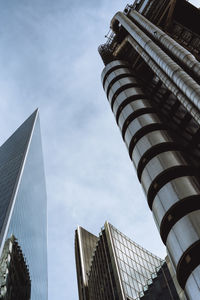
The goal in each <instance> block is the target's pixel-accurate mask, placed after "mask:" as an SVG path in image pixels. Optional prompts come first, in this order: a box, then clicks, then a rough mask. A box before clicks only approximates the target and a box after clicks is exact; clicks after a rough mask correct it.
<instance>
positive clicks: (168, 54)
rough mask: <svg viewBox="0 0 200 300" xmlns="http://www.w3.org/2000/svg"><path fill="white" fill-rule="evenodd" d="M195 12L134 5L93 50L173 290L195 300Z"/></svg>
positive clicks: (199, 99) (198, 38)
mask: <svg viewBox="0 0 200 300" xmlns="http://www.w3.org/2000/svg"><path fill="white" fill-rule="evenodd" d="M199 22H200V11H199V10H198V9H197V8H195V7H194V6H193V5H191V4H190V3H189V2H188V1H186V0H165V1H163V0H141V1H140V0H138V1H135V2H134V4H133V5H127V7H126V8H125V10H124V12H118V13H116V14H115V16H114V17H113V19H112V20H111V24H110V27H111V30H112V32H111V33H110V35H109V38H108V41H107V42H106V43H105V44H104V45H101V46H100V47H99V53H100V55H101V57H102V59H103V61H104V64H105V68H104V70H103V72H102V84H103V87H104V90H105V92H106V95H107V98H108V100H109V103H110V105H111V109H112V111H113V113H114V115H115V118H116V122H117V124H118V126H119V128H120V130H121V132H122V138H123V140H124V142H125V144H126V146H127V148H128V152H129V156H130V158H131V160H132V161H133V164H134V166H135V168H136V170H137V175H138V179H139V181H140V183H141V184H142V187H143V189H144V191H145V194H146V196H147V202H148V205H149V208H150V209H151V210H152V213H153V216H154V219H155V222H156V224H157V227H158V229H159V232H160V235H161V238H162V240H163V243H164V244H165V245H166V247H167V252H168V255H169V258H170V261H171V263H172V266H173V269H174V272H175V273H176V277H177V280H178V283H179V285H180V286H181V288H182V289H184V290H185V292H186V295H187V297H188V299H194V300H196V299H198V298H200V275H199V274H200V256H199V251H200V178H199V170H200V142H199V141H200V139H199V138H200V86H199V83H200V29H199V26H198V25H197V24H199Z"/></svg>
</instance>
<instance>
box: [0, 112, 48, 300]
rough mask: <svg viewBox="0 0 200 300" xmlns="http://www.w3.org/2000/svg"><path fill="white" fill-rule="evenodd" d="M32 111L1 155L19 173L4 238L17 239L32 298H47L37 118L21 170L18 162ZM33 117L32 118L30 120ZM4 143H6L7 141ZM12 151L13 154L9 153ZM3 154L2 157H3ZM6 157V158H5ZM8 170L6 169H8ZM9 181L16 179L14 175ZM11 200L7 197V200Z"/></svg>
mask: <svg viewBox="0 0 200 300" xmlns="http://www.w3.org/2000/svg"><path fill="white" fill-rule="evenodd" d="M34 117H35V116H34V114H33V115H32V116H31V117H30V118H29V119H28V120H27V121H25V123H24V124H23V125H22V126H21V127H20V128H19V130H17V131H16V132H15V133H14V135H13V136H11V138H10V139H9V140H8V144H7V145H4V146H3V149H4V152H5V151H6V149H7V151H8V152H7V153H4V154H3V155H4V156H5V157H8V155H10V159H8V163H9V164H11V169H10V174H13V172H14V167H13V166H14V162H15V161H16V170H17V172H18V174H17V176H19V172H20V173H21V175H22V176H21V180H20V182H19V184H18V190H17V193H16V200H15V205H14V209H13V212H12V215H11V219H10V224H9V228H8V232H7V238H9V237H10V236H11V235H12V234H14V236H15V237H16V238H17V241H18V244H19V245H20V247H21V249H22V252H23V255H24V257H25V260H26V264H27V266H28V268H29V273H30V278H31V300H41V299H43V300H47V215H46V214H47V208H46V189H45V179H44V169H43V158H42V148H41V137H40V127H39V119H38V118H37V120H36V123H35V128H34V131H33V135H32V139H31V142H30V147H29V149H28V150H27V156H26V160H25V165H24V169H22V170H21V162H22V160H21V161H20V164H19V165H20V166H19V165H18V159H20V155H21V156H22V157H24V154H25V152H26V151H25V150H26V147H27V141H28V139H29V137H30V133H31V129H32V125H33V119H34ZM31 118H32V119H31ZM6 143H7V142H6ZM0 152H1V150H0ZM11 154H12V155H11ZM3 155H2V156H3ZM4 159H5V158H4ZM7 173H9V171H8V172H7ZM10 178H11V181H12V180H14V181H15V184H16V182H17V177H16V176H15V178H14V179H13V175H11V177H10ZM1 179H2V177H0V181H1ZM11 200H12V199H11V198H10V200H9V201H11Z"/></svg>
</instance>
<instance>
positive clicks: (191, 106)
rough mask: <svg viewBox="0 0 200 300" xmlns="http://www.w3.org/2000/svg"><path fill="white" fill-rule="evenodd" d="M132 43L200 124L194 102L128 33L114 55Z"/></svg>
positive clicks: (199, 114) (199, 116) (199, 115)
mask: <svg viewBox="0 0 200 300" xmlns="http://www.w3.org/2000/svg"><path fill="white" fill-rule="evenodd" d="M126 43H130V44H131V45H132V46H133V47H134V49H135V50H136V51H137V52H138V54H139V55H140V56H141V57H142V58H143V59H144V61H145V62H146V63H147V64H148V66H149V67H150V68H151V69H152V71H153V72H154V73H155V74H156V75H157V76H158V77H159V79H160V80H161V81H162V82H163V83H164V85H165V86H166V87H167V88H168V89H169V90H170V91H171V92H172V93H173V94H174V95H175V96H176V97H177V98H178V100H179V101H180V103H181V104H182V105H183V106H184V107H185V108H186V110H187V111H188V112H189V113H190V114H191V116H192V117H193V118H194V119H195V121H196V122H197V123H198V124H199V125H200V112H199V110H198V109H197V108H196V107H195V106H194V104H193V103H192V102H191V101H190V100H189V99H188V98H187V97H186V96H185V95H184V94H183V93H182V92H181V91H180V89H179V88H178V87H177V86H176V85H175V84H174V82H172V80H171V79H170V78H169V76H167V75H166V73H165V72H164V71H163V70H161V68H160V67H159V66H158V65H157V64H156V63H155V61H154V60H153V59H151V58H150V56H149V55H148V54H147V53H146V51H145V50H144V49H142V47H141V46H140V45H139V44H138V43H137V42H136V41H135V40H134V39H133V38H132V37H131V36H130V35H128V36H127V37H126V38H125V39H124V41H123V42H122V44H121V45H120V46H119V47H118V49H117V50H116V51H115V53H114V55H117V54H118V53H119V51H121V49H122V48H123V47H124V46H125V45H126Z"/></svg>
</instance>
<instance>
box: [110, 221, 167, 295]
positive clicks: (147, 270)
mask: <svg viewBox="0 0 200 300" xmlns="http://www.w3.org/2000/svg"><path fill="white" fill-rule="evenodd" d="M110 229H111V236H112V240H113V243H114V246H115V247H114V248H115V254H116V258H117V263H118V266H119V271H120V275H121V279H122V284H123V288H124V292H125V295H126V296H127V297H128V298H129V299H139V298H138V297H139V293H140V292H142V291H143V288H144V286H145V285H148V283H149V280H151V279H152V274H156V268H157V267H160V266H161V265H162V264H163V261H162V260H161V259H160V258H159V257H157V256H155V255H153V254H152V253H150V252H149V251H147V250H146V249H144V248H142V247H141V246H139V245H138V244H136V243H135V242H133V241H131V240H130V239H129V238H128V237H126V236H125V235H124V234H122V233H121V232H119V231H118V230H117V229H116V228H115V227H114V226H112V225H110ZM154 276H155V275H154Z"/></svg>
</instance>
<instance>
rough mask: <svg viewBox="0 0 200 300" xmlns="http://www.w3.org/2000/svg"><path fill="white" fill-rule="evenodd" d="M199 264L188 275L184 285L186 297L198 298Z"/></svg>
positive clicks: (199, 286) (199, 292)
mask: <svg viewBox="0 0 200 300" xmlns="http://www.w3.org/2000/svg"><path fill="white" fill-rule="evenodd" d="M199 278H200V266H198V267H196V268H195V269H194V271H193V272H192V273H191V275H190V276H189V278H188V280H187V282H186V285H185V292H186V294H187V296H188V299H199V295H200V282H199Z"/></svg>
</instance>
